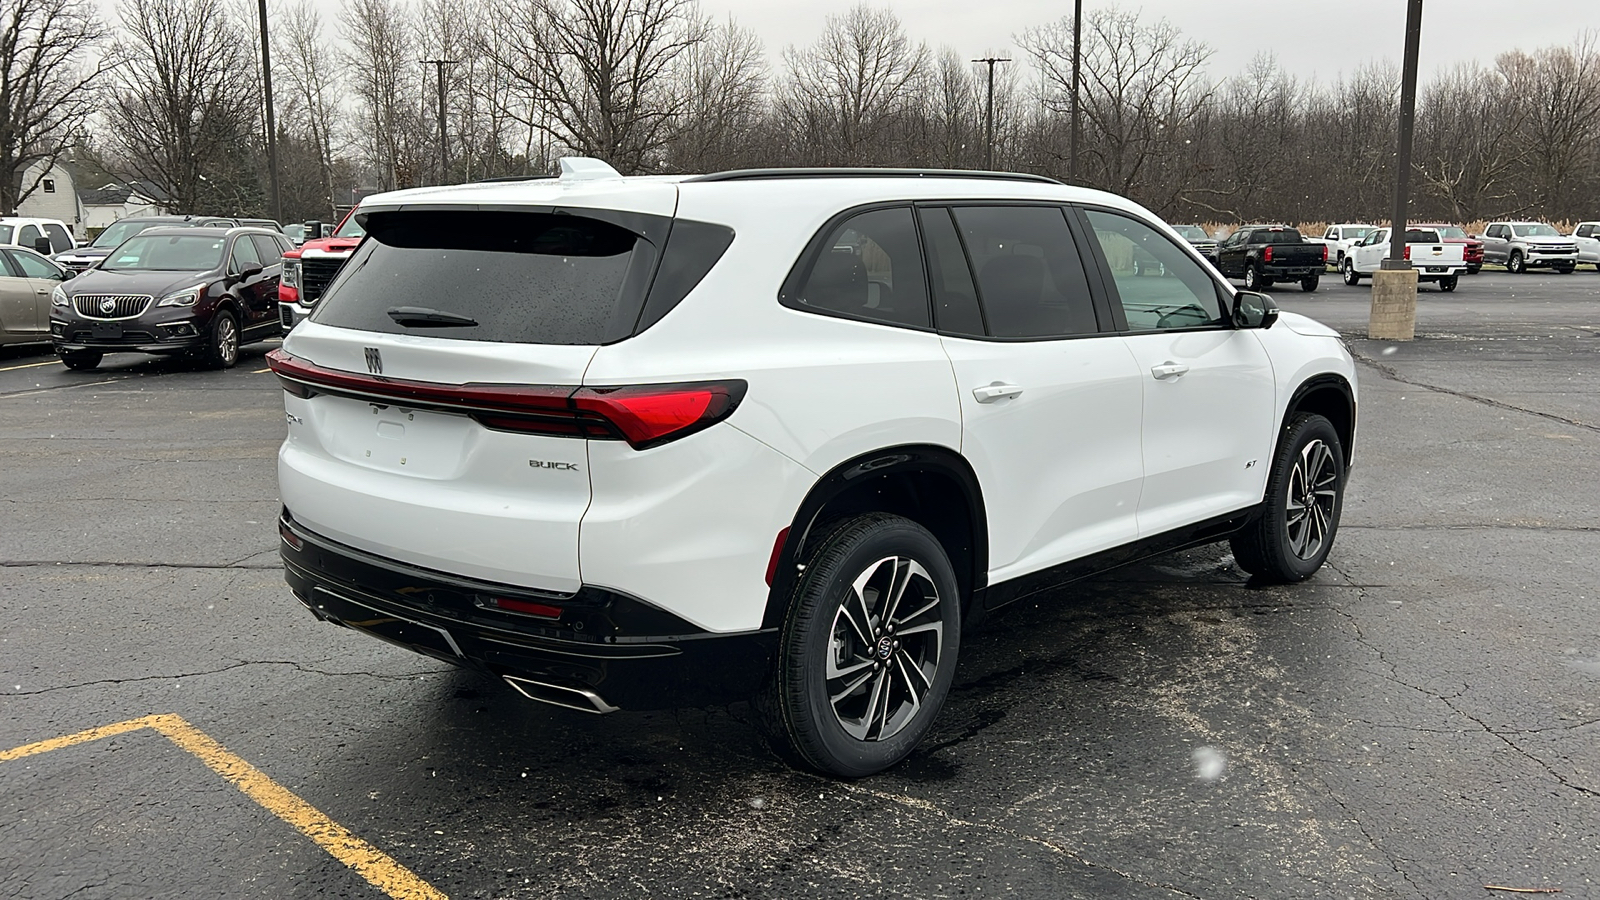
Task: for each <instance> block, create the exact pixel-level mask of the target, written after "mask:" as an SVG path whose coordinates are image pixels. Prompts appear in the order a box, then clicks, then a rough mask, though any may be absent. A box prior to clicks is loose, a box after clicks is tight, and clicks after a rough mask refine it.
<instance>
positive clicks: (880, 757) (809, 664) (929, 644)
mask: <svg viewBox="0 0 1600 900" xmlns="http://www.w3.org/2000/svg"><path fill="white" fill-rule="evenodd" d="M803 562H804V569H803V570H802V572H803V574H802V575H801V577H800V579H799V582H798V583H797V584H796V586H795V590H794V595H793V599H792V602H791V603H790V606H789V612H788V614H787V615H786V616H785V617H784V624H783V629H782V631H781V632H780V638H779V641H780V643H779V649H778V653H777V661H776V665H775V666H774V670H773V673H772V677H771V679H770V682H769V684H768V686H767V690H766V691H765V692H764V696H763V697H762V699H761V705H762V707H763V708H764V712H765V719H766V720H767V726H768V731H769V733H770V734H771V737H772V739H773V743H774V744H775V745H776V746H777V748H778V749H779V750H780V751H781V752H783V753H784V755H786V756H789V757H791V758H793V759H794V760H795V761H796V762H799V763H800V764H802V765H804V766H807V767H809V768H812V769H816V770H818V771H821V772H824V773H827V774H831V775H838V776H842V777H845V778H860V777H862V776H865V775H871V774H873V773H875V772H881V771H883V770H884V769H887V768H888V767H890V766H892V765H894V764H895V763H898V762H900V761H901V760H903V759H905V758H906V757H907V756H909V755H910V754H911V751H912V750H913V749H914V748H915V747H916V746H917V744H918V742H920V741H921V740H922V737H923V735H924V734H926V733H927V731H928V728H929V726H931V725H932V724H933V720H934V717H936V716H937V715H938V714H939V708H940V707H941V706H943V705H944V700H945V697H946V695H947V694H948V693H949V691H950V683H951V681H952V680H953V679H954V677H955V667H956V653H957V651H958V650H959V649H960V643H961V598H960V588H959V587H958V586H957V584H956V578H955V570H954V569H953V568H952V567H951V565H950V560H949V558H948V557H947V556H946V555H945V552H944V548H943V546H941V545H940V543H939V541H938V540H937V539H936V538H934V536H933V535H932V534H930V533H929V532H928V530H927V529H925V528H923V527H922V526H921V525H918V524H917V523H915V522H912V521H911V520H909V519H904V518H901V517H899V516H891V515H887V514H883V513H871V514H867V515H862V516H857V517H855V518H852V519H847V520H845V521H843V522H841V523H838V524H837V525H836V526H835V527H833V528H832V529H831V530H830V531H829V532H828V533H827V535H826V536H825V537H823V538H822V539H821V540H820V541H819V542H818V543H817V544H816V546H815V547H814V548H812V549H811V550H810V551H808V552H807V553H806V554H805V555H804V558H803Z"/></svg>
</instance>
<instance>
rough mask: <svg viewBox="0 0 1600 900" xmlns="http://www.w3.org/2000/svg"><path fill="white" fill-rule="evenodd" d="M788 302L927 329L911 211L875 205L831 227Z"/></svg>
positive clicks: (925, 298) (919, 256)
mask: <svg viewBox="0 0 1600 900" xmlns="http://www.w3.org/2000/svg"><path fill="white" fill-rule="evenodd" d="M784 299H785V301H786V302H790V303H791V304H792V305H794V306H796V307H798V308H800V309H815V310H827V311H829V312H837V313H846V314H848V315H851V316H856V317H859V318H863V319H872V320H874V321H878V322H886V323H889V324H892V325H912V326H916V327H920V328H927V327H928V326H929V321H928V291H927V283H926V281H924V279H923V275H922V248H921V247H920V246H919V245H918V243H917V230H916V225H915V224H914V223H913V222H912V221H911V210H910V209H906V208H898V209H875V210H872V211H871V212H864V213H861V214H860V215H857V216H852V217H850V218H849V219H846V220H845V221H844V223H843V224H841V225H839V226H837V227H835V228H834V229H833V231H832V232H830V233H829V234H828V235H827V237H826V238H825V240H824V241H823V243H822V246H821V252H820V253H819V254H817V256H816V258H815V259H814V260H813V261H812V263H811V267H810V271H808V272H807V273H806V276H805V278H804V280H803V281H802V282H801V284H800V288H799V290H798V291H796V292H795V296H794V297H793V298H792V299H791V298H789V297H785V298H784Z"/></svg>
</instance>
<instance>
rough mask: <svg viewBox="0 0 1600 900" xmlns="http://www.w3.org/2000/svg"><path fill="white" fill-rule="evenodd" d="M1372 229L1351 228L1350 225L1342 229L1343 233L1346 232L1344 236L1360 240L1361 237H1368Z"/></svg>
mask: <svg viewBox="0 0 1600 900" xmlns="http://www.w3.org/2000/svg"><path fill="white" fill-rule="evenodd" d="M1371 231H1372V229H1371V228H1349V227H1346V228H1344V229H1342V233H1343V234H1344V236H1345V237H1346V238H1355V239H1357V240H1360V239H1361V238H1364V237H1366V236H1367V235H1368V234H1369V233H1371Z"/></svg>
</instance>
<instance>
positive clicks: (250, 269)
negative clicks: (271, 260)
mask: <svg viewBox="0 0 1600 900" xmlns="http://www.w3.org/2000/svg"><path fill="white" fill-rule="evenodd" d="M260 274H261V264H260V263H245V266H244V268H242V269H240V270H239V278H240V279H241V280H242V279H245V278H254V277H255V276H257V275H260Z"/></svg>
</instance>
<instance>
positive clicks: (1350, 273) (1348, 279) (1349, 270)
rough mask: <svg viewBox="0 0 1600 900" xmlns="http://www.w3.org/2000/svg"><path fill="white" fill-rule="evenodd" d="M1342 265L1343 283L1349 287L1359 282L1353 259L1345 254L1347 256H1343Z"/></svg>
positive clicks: (1359, 278)
mask: <svg viewBox="0 0 1600 900" xmlns="http://www.w3.org/2000/svg"><path fill="white" fill-rule="evenodd" d="M1342 266H1343V269H1344V283H1345V284H1348V285H1350V286H1351V287H1355V286H1356V285H1358V284H1360V283H1361V276H1360V274H1358V273H1357V272H1356V264H1355V262H1354V261H1352V260H1351V259H1350V257H1348V256H1347V257H1345V258H1344V263H1343V264H1342Z"/></svg>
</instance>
